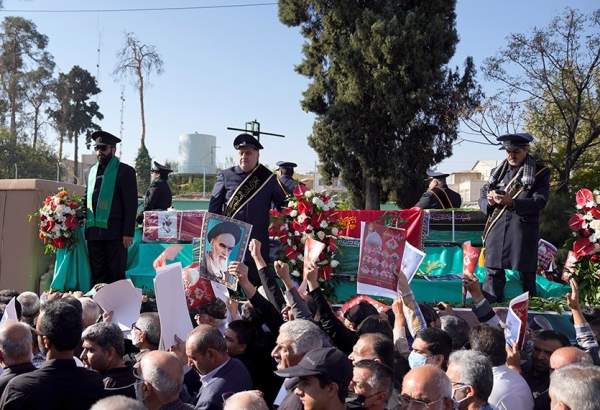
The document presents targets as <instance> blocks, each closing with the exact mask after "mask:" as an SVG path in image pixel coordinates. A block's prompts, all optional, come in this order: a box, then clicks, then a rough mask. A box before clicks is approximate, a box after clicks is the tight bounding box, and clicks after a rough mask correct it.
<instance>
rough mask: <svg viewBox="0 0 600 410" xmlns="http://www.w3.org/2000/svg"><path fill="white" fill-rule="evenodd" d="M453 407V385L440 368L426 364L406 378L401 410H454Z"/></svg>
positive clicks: (401, 398) (408, 374) (409, 373)
mask: <svg viewBox="0 0 600 410" xmlns="http://www.w3.org/2000/svg"><path fill="white" fill-rule="evenodd" d="M453 406H454V402H453V400H452V384H451V383H450V379H448V376H446V373H444V372H443V371H442V370H441V369H439V368H438V367H435V366H432V365H429V364H426V365H424V366H421V367H417V368H415V369H412V370H411V371H410V372H408V373H406V376H404V380H403V381H402V395H401V396H400V409H402V410H452V408H453Z"/></svg>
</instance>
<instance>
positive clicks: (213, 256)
mask: <svg viewBox="0 0 600 410" xmlns="http://www.w3.org/2000/svg"><path fill="white" fill-rule="evenodd" d="M251 230H252V225H250V224H248V223H246V222H242V221H238V220H237V219H232V218H228V217H226V216H222V215H217V214H212V213H206V216H205V217H204V224H203V226H202V235H201V236H200V240H198V241H196V240H194V242H193V245H192V247H193V252H194V255H196V256H197V257H198V259H197V262H198V273H199V275H200V276H201V277H203V278H206V279H208V280H211V281H213V282H218V283H221V284H223V285H226V286H227V287H228V288H229V289H232V290H235V289H236V288H237V282H238V281H237V277H235V276H234V275H231V274H230V273H229V271H228V270H227V269H228V266H229V264H230V263H231V262H234V261H237V262H242V261H243V260H244V255H245V254H246V249H248V242H249V241H250V231H251Z"/></svg>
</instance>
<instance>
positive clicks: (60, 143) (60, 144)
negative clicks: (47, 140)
mask: <svg viewBox="0 0 600 410" xmlns="http://www.w3.org/2000/svg"><path fill="white" fill-rule="evenodd" d="M64 140H65V136H64V135H63V134H62V133H59V134H58V161H59V162H60V161H62V155H63V142H64Z"/></svg>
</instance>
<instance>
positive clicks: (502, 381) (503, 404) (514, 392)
mask: <svg viewBox="0 0 600 410" xmlns="http://www.w3.org/2000/svg"><path fill="white" fill-rule="evenodd" d="M492 371H493V373H494V387H493V388H492V393H491V394H490V397H489V398H488V403H490V404H491V405H492V406H494V408H496V409H498V410H505V409H506V410H532V409H533V396H532V394H531V389H530V388H529V385H527V382H526V381H525V379H524V378H523V377H522V376H521V375H520V374H519V373H518V372H516V371H514V370H512V369H509V368H508V367H507V366H506V365H502V366H495V367H493V368H492Z"/></svg>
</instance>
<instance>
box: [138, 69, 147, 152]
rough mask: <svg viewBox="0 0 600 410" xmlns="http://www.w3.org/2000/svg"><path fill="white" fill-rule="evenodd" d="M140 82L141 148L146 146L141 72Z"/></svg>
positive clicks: (139, 74)
mask: <svg viewBox="0 0 600 410" xmlns="http://www.w3.org/2000/svg"><path fill="white" fill-rule="evenodd" d="M138 80H139V82H140V87H139V91H140V115H141V116H142V138H141V142H140V144H141V146H142V147H145V146H146V117H145V114H144V77H143V76H142V74H141V72H138Z"/></svg>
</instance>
